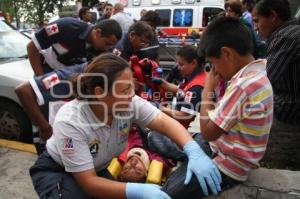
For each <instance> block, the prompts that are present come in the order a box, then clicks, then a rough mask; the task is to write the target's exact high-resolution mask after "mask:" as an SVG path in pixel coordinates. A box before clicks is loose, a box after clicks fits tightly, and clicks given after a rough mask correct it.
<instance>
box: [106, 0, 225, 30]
mask: <svg viewBox="0 0 300 199" xmlns="http://www.w3.org/2000/svg"><path fill="white" fill-rule="evenodd" d="M109 2H110V3H112V4H114V3H117V2H121V3H123V4H124V5H125V12H126V13H127V14H128V15H129V16H131V17H132V18H133V19H136V20H139V19H140V12H141V10H154V11H156V12H157V13H159V15H160V17H161V19H162V23H161V26H160V28H162V30H164V31H165V32H166V33H167V34H180V33H190V32H191V31H199V30H201V28H203V27H205V26H207V24H208V23H209V22H210V21H211V20H212V19H213V18H214V17H215V16H216V15H217V14H218V13H220V12H222V11H224V0H110V1H109Z"/></svg>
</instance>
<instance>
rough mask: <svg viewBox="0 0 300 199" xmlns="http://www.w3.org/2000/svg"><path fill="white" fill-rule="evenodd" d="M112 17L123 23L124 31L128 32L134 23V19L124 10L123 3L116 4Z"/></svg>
mask: <svg viewBox="0 0 300 199" xmlns="http://www.w3.org/2000/svg"><path fill="white" fill-rule="evenodd" d="M111 19H114V20H116V21H117V22H118V23H119V24H120V25H121V28H122V31H123V32H124V33H126V32H128V29H129V27H130V26H131V25H132V24H133V19H132V18H130V17H129V16H128V15H127V14H126V13H125V12H124V5H123V4H122V3H116V4H115V5H114V15H113V16H111Z"/></svg>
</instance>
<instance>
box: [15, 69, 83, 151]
mask: <svg viewBox="0 0 300 199" xmlns="http://www.w3.org/2000/svg"><path fill="white" fill-rule="evenodd" d="M86 66H87V63H83V64H76V65H72V66H69V67H66V68H63V69H56V70H54V71H52V72H50V73H47V74H44V75H41V76H35V77H33V78H32V79H30V80H29V81H27V82H24V83H22V84H21V85H19V86H18V87H17V88H16V90H15V92H16V93H17V95H18V97H19V100H20V102H21V103H22V105H23V107H24V109H25V111H26V113H27V115H28V116H29V117H30V119H31V121H32V123H34V124H35V125H36V126H34V129H33V143H34V145H35V147H36V150H37V152H38V154H40V153H41V152H42V151H43V150H44V149H45V143H46V140H47V139H48V138H49V137H50V136H51V135H52V126H51V124H50V123H52V122H51V121H53V117H54V116H55V113H56V109H57V108H59V105H61V104H64V103H65V102H66V101H69V100H71V99H73V96H72V86H71V83H70V81H69V79H70V78H71V77H72V76H73V75H75V74H78V73H83V71H84V69H85V67H86ZM54 102H55V103H54ZM51 107H52V109H51ZM55 108H56V109H55ZM49 109H50V111H51V113H49Z"/></svg>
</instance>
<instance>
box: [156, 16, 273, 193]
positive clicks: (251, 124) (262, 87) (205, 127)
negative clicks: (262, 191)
mask: <svg viewBox="0 0 300 199" xmlns="http://www.w3.org/2000/svg"><path fill="white" fill-rule="evenodd" d="M251 41H252V40H251V34H250V32H249V31H248V29H247V27H246V26H244V25H243V24H242V22H241V21H240V20H239V19H235V18H231V17H221V18H217V19H215V20H214V21H212V22H211V23H210V24H209V26H208V27H207V28H206V30H205V32H204V33H203V35H202V37H201V41H200V45H199V48H198V54H199V55H200V56H203V57H205V58H206V60H207V61H208V62H210V63H211V65H212V68H211V71H210V72H209V74H208V76H207V77H206V82H205V87H204V89H203V91H202V101H201V110H200V127H201V133H200V134H198V133H197V134H196V135H194V139H195V140H197V142H198V143H199V145H200V147H201V148H202V149H203V151H205V153H206V155H207V156H208V157H209V158H211V159H213V162H214V164H215V165H216V166H217V168H218V169H219V171H220V173H221V176H222V183H221V190H222V191H223V190H226V189H229V188H232V187H234V186H236V185H238V184H240V183H241V182H243V181H245V180H247V177H248V176H249V172H250V171H251V170H252V169H254V168H258V167H259V161H260V160H261V159H262V157H263V155H264V153H265V150H266V147H267V142H268V137H269V132H270V128H271V124H272V118H273V91H272V87H271V84H270V82H269V79H268V78H267V75H266V61H265V60H255V59H254V57H253V55H252V48H253V46H252V42H251ZM220 80H224V81H226V82H227V87H226V90H225V93H224V95H223V96H222V97H221V98H219V96H215V92H214V91H215V89H216V88H217V86H218V85H219V83H220ZM215 99H218V102H217V103H216V102H215ZM168 147H171V146H168ZM174 151H176V149H175V148H174V149H172V148H169V150H168V153H174ZM197 160H198V164H199V165H205V164H206V162H207V159H206V158H205V157H198V158H197ZM186 168H187V163H186V161H184V162H183V163H182V165H181V166H180V167H179V168H178V169H177V170H176V171H175V172H173V173H172V174H171V175H170V176H169V177H168V180H167V182H166V183H165V184H164V185H163V187H162V190H163V191H165V192H166V193H167V194H168V195H169V196H170V197H172V199H181V198H202V197H203V196H206V195H207V191H209V194H211V193H212V192H211V191H210V190H202V189H199V186H198V182H197V180H196V177H195V176H194V177H193V179H192V180H191V183H190V184H188V185H184V178H185V171H186ZM201 175H203V176H204V178H205V179H206V177H208V178H207V179H206V180H205V182H203V183H206V184H208V185H209V184H215V182H214V181H209V176H212V175H213V174H211V173H209V172H205V171H201Z"/></svg>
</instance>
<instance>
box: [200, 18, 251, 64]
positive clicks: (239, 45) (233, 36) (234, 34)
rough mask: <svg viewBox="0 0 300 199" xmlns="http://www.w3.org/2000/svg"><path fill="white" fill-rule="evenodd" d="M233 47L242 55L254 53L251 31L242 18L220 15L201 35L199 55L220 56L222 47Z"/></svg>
mask: <svg viewBox="0 0 300 199" xmlns="http://www.w3.org/2000/svg"><path fill="white" fill-rule="evenodd" d="M222 47H230V48H233V49H234V50H235V51H236V52H237V53H238V54H240V55H242V56H243V55H247V54H248V53H252V49H253V43H252V37H251V33H250V31H249V30H248V28H247V27H246V26H245V25H244V24H243V23H242V22H241V20H240V19H238V18H234V17H219V18H216V19H215V20H213V21H212V22H211V23H210V24H209V25H208V26H207V28H206V30H205V31H204V33H203V35H202V36H201V40H200V44H199V47H198V56H199V57H202V58H203V57H220V55H221V48H222Z"/></svg>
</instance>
